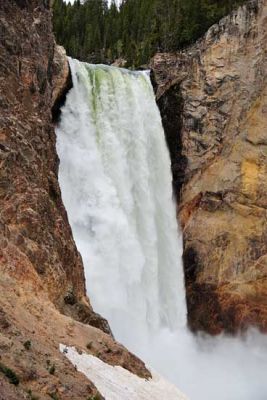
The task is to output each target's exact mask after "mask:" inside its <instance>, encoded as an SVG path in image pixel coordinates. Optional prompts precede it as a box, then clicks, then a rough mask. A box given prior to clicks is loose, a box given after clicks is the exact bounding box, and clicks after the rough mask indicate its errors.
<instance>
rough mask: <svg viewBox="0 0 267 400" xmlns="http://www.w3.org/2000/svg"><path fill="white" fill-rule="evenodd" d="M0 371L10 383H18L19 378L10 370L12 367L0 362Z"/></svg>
mask: <svg viewBox="0 0 267 400" xmlns="http://www.w3.org/2000/svg"><path fill="white" fill-rule="evenodd" d="M0 372H2V374H4V375H5V376H6V377H7V379H8V381H9V383H11V384H12V385H16V386H17V385H18V384H19V378H18V376H17V375H16V374H15V372H14V371H12V369H10V368H8V367H6V366H5V365H4V364H2V363H0Z"/></svg>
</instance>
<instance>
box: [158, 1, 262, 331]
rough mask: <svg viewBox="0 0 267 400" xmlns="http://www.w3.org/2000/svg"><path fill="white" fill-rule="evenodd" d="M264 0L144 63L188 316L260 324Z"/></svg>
mask: <svg viewBox="0 0 267 400" xmlns="http://www.w3.org/2000/svg"><path fill="white" fill-rule="evenodd" d="M266 26H267V1H266V0H252V1H248V3H247V5H246V6H243V7H240V8H239V9H238V10H237V11H235V12H233V13H232V14H231V15H230V16H228V17H226V18H224V19H223V20H221V21H220V23H219V24H218V25H214V26H213V27H211V28H210V29H209V31H208V32H207V34H206V35H205V36H204V37H203V39H201V40H200V41H198V42H197V43H196V45H194V46H192V47H191V48H189V49H187V50H185V51H183V52H180V53H173V54H170V53H165V54H162V53H159V54H157V55H156V56H155V57H154V58H153V60H152V62H151V68H152V73H153V81H154V84H155V89H156V94H157V100H158V104H159V107H160V110H161V114H162V119H163V124H164V128H165V133H166V137H167V141H168V144H169V147H170V152H171V158H172V169H173V176H174V188H175V191H176V194H177V199H178V218H179V220H180V223H181V226H182V229H183V235H184V256H183V257H184V268H185V276H186V287H187V304H188V313H189V325H190V327H191V329H193V330H194V331H195V330H204V331H207V332H209V333H213V334H216V333H220V332H222V331H223V330H225V331H227V332H231V333H233V332H237V331H238V330H240V329H241V330H242V329H246V328H248V327H249V326H251V325H254V326H256V327H258V328H260V329H261V330H263V331H266V330H267V303H266V298H267V296H266V295H267V276H266V271H267V261H266V260H267V247H266V244H267V239H266V238H267V236H266V235H267V223H266V221H267V219H266V205H267V204H266V198H267V196H266V195H267V186H266V173H267V147H266V146H267V139H266V138H267V97H266V96H267V56H266V55H267V32H266Z"/></svg>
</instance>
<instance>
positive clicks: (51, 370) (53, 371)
mask: <svg viewBox="0 0 267 400" xmlns="http://www.w3.org/2000/svg"><path fill="white" fill-rule="evenodd" d="M48 371H49V374H50V375H55V372H56V366H55V364H53V365H51V367H49V369H48Z"/></svg>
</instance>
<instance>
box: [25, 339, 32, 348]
mask: <svg viewBox="0 0 267 400" xmlns="http://www.w3.org/2000/svg"><path fill="white" fill-rule="evenodd" d="M23 346H24V347H25V349H26V350H30V348H31V347H32V342H31V341H30V340H26V342H24V343H23Z"/></svg>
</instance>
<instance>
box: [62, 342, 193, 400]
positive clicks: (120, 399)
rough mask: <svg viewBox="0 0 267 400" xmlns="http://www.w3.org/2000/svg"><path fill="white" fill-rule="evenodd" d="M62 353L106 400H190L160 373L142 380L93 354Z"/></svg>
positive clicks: (67, 348)
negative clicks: (149, 378)
mask: <svg viewBox="0 0 267 400" xmlns="http://www.w3.org/2000/svg"><path fill="white" fill-rule="evenodd" d="M60 351H61V352H64V354H65V355H66V357H67V358H68V359H69V360H70V361H71V363H72V364H73V365H75V366H76V367H77V370H78V371H80V372H82V373H83V374H84V375H85V376H86V377H87V378H88V379H89V380H90V381H91V382H93V383H94V384H95V386H96V388H97V389H98V390H99V392H100V393H101V394H102V396H104V397H105V399H106V400H152V399H153V400H167V399H168V400H188V398H187V397H185V396H184V395H183V394H182V393H181V392H180V391H179V390H178V389H177V388H176V387H175V386H174V385H173V384H171V383H169V382H168V381H166V380H165V379H163V378H162V377H161V376H160V375H158V374H157V373H156V372H154V371H153V372H152V375H153V378H152V379H151V380H146V379H142V378H139V377H138V376H136V375H134V374H132V373H131V372H129V371H127V370H126V369H124V368H122V367H119V366H115V367H113V366H111V365H108V364H106V363H104V362H103V361H101V360H100V359H99V358H97V357H94V356H92V355H89V354H85V353H82V354H79V353H78V352H77V351H76V349H75V348H74V347H66V346H64V345H63V344H61V345H60Z"/></svg>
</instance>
